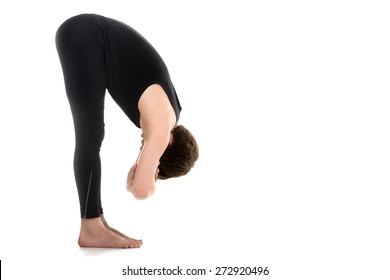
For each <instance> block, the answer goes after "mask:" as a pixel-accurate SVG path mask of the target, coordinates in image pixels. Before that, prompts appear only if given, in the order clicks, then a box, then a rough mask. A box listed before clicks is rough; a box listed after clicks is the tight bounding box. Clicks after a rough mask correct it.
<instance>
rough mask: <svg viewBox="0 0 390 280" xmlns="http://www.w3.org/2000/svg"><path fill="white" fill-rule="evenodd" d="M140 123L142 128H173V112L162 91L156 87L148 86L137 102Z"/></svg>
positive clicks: (174, 117) (155, 85) (174, 116)
mask: <svg viewBox="0 0 390 280" xmlns="http://www.w3.org/2000/svg"><path fill="white" fill-rule="evenodd" d="M138 109H139V112H140V122H141V128H142V126H144V127H148V126H155V125H157V126H160V127H165V126H167V127H169V130H171V129H172V128H173V126H174V125H175V123H176V115H175V111H174V109H173V107H172V105H171V103H170V101H169V98H168V96H167V94H166V93H165V91H164V89H163V88H162V87H161V86H160V85H158V84H153V85H150V86H149V87H148V88H147V89H146V90H145V91H144V92H143V93H142V95H141V97H140V99H139V101H138Z"/></svg>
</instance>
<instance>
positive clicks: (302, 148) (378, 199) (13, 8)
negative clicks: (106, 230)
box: [0, 0, 390, 280]
mask: <svg viewBox="0 0 390 280" xmlns="http://www.w3.org/2000/svg"><path fill="white" fill-rule="evenodd" d="M385 3H386V1H340V0H338V1H261V2H260V1H235V2H233V1H193V2H188V1H142V2H141V1H96V0H95V1H70V0H68V1H61V2H59V1H26V0H23V1H12V2H11V1H3V2H2V4H1V6H0V10H1V17H0V28H1V32H0V36H1V44H0V56H1V57H0V71H1V73H0V74H1V75H0V77H1V91H0V96H1V99H0V124H1V137H0V144H1V145H0V164H1V176H0V187H1V193H0V215H1V220H0V221H1V224H0V229H1V231H0V259H1V260H2V274H3V277H4V279H126V278H127V277H129V276H122V275H121V273H122V269H123V268H126V267H127V266H130V267H131V268H137V267H139V266H145V267H148V268H161V267H163V266H165V267H176V266H178V265H180V266H181V267H183V268H205V269H207V270H208V271H209V270H214V272H215V267H217V266H264V267H265V266H268V267H269V270H270V274H269V275H268V276H267V277H265V276H260V277H259V276H251V277H246V276H239V278H238V279H262V278H264V279H267V278H268V279H317V280H318V279H389V277H390V272H389V270H388V265H389V263H390V256H389V251H390V244H389V236H390V223H389V213H390V206H389V202H388V201H389V195H388V189H389V186H390V184H389V183H390V182H389V181H390V178H389V168H390V149H389V143H390V132H389V120H390V112H389V105H390V104H389V103H390V98H389V93H390V91H389V89H390V86H389V75H390V51H389V50H390V40H389V34H390V33H389V29H390V28H389V27H390V19H389V14H390V10H389V8H388V7H387V6H386V5H385ZM80 13H97V14H102V15H105V16H108V17H112V18H115V19H118V20H121V21H123V22H125V23H127V24H129V25H130V26H132V27H134V28H135V29H137V30H138V31H139V32H140V33H141V34H143V35H144V36H145V37H146V38H147V39H148V40H149V41H150V42H151V43H152V44H153V45H154V46H155V47H156V49H157V50H158V51H159V53H160V54H161V56H162V57H163V58H164V60H165V62H166V64H167V66H168V68H169V70H170V73H171V76H172V79H173V81H174V84H175V87H176V90H177V92H178V95H179V98H180V101H181V103H182V106H183V111H182V115H181V119H180V122H181V123H182V124H183V125H185V126H187V127H188V128H190V129H191V131H192V132H193V133H194V135H195V136H196V137H197V139H198V142H199V145H200V159H199V161H198V163H197V165H196V167H195V169H194V170H193V171H192V172H191V173H190V174H189V175H188V176H185V177H183V178H179V179H173V180H169V181H164V182H159V183H158V189H157V192H156V194H155V196H154V197H152V198H151V199H149V200H147V201H136V200H135V199H134V198H132V197H131V196H130V195H129V194H128V193H127V192H126V191H125V189H124V184H125V179H126V174H127V171H128V168H129V167H130V165H131V164H132V163H133V161H134V160H135V158H136V156H137V152H138V148H139V146H140V140H141V138H140V131H139V130H138V129H137V128H136V127H135V126H134V125H132V123H131V122H130V121H129V120H128V119H127V118H126V116H125V115H124V114H123V113H122V112H121V111H120V109H119V107H118V106H117V105H116V104H115V103H114V102H113V101H112V99H111V97H110V96H109V95H108V94H107V97H106V113H105V122H106V138H105V140H104V142H103V147H102V151H101V158H102V167H103V175H102V176H103V178H102V192H103V193H102V195H103V207H104V209H105V213H106V218H107V220H108V221H109V223H111V224H112V226H114V227H116V228H118V229H119V230H121V231H123V232H125V233H127V234H128V235H130V236H134V237H136V238H142V239H143V240H144V246H143V247H142V249H139V250H111V249H105V250H103V249H80V248H79V247H78V245H77V237H78V231H79V222H80V221H79V210H78V209H79V206H78V198H77V192H76V187H75V183H74V178H73V170H72V160H73V145H74V135H73V123H72V119H71V114H70V109H69V105H68V103H67V99H66V95H65V89H64V84H63V76H62V72H61V67H60V63H59V59H58V56H57V53H56V49H55V44H54V36H55V32H56V30H57V28H58V26H59V25H60V24H61V23H62V22H63V21H64V20H66V19H67V18H69V17H71V16H74V15H76V14H80ZM75 277H77V278H75ZM215 277H216V276H212V275H211V274H209V275H208V276H203V277H181V278H182V279H186V278H190V279H212V278H213V279H214V278H215ZM231 277H232V276H230V277H227V276H224V277H222V276H220V277H216V279H225V278H226V279H232V278H231ZM237 277H238V276H237ZM156 278H157V279H159V278H158V277H156ZM161 278H164V277H162V276H161ZM235 278H236V277H235ZM132 279H150V277H145V276H144V277H141V276H139V277H133V278H132ZM164 279H168V277H165V278H164Z"/></svg>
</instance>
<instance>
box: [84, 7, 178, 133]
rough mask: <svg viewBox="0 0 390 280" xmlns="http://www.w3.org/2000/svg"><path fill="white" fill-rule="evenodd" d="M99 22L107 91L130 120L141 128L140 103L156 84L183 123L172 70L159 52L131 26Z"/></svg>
mask: <svg viewBox="0 0 390 280" xmlns="http://www.w3.org/2000/svg"><path fill="white" fill-rule="evenodd" d="M89 16H90V17H91V18H95V19H96V23H97V24H98V25H99V27H100V28H99V30H100V31H101V34H100V35H101V36H102V37H101V39H102V43H103V46H104V54H105V66H106V77H107V89H108V91H109V93H110V94H111V96H112V97H113V99H114V100H115V101H116V103H117V104H119V106H120V107H121V108H122V110H123V111H124V112H125V114H126V115H127V116H128V117H129V118H130V120H131V121H132V122H133V123H134V124H135V125H136V126H137V127H140V112H139V110H138V101H139V99H140V97H141V95H142V93H143V92H144V91H145V90H146V89H147V88H148V87H149V86H150V85H152V84H159V85H160V86H161V87H162V88H163V89H164V91H165V93H166V94H167V95H168V98H169V101H170V103H171V105H172V107H173V109H174V111H175V114H176V121H178V120H179V116H180V111H181V106H180V102H179V99H178V97H177V95H176V91H175V88H174V86H173V84H172V81H171V78H170V76H169V72H168V69H167V67H166V65H165V63H164V61H163V59H162V58H161V56H160V55H159V54H158V53H157V51H156V49H155V48H154V47H153V46H152V45H151V44H150V43H149V42H148V41H147V40H146V39H145V38H144V37H143V36H142V35H141V34H139V33H138V32H137V31H136V30H134V29H133V28H131V27H130V26H128V25H126V24H124V23H122V22H120V21H117V20H114V19H111V18H107V17H103V16H100V15H93V14H91V15H89Z"/></svg>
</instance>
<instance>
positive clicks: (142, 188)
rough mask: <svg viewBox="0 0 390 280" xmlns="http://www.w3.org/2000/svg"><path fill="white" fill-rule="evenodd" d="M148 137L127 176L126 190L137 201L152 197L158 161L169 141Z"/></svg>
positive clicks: (162, 138)
mask: <svg viewBox="0 0 390 280" xmlns="http://www.w3.org/2000/svg"><path fill="white" fill-rule="evenodd" d="M164 138H165V137H161V136H160V137H158V135H157V136H154V137H150V139H148V140H146V141H145V144H144V147H143V149H142V151H141V152H140V154H139V156H138V159H137V162H136V163H135V164H134V165H133V166H132V167H131V168H130V171H129V173H128V176H127V190H128V191H130V192H132V193H133V195H134V197H135V198H137V199H146V198H148V197H150V196H152V195H153V193H154V190H155V182H156V180H157V175H158V165H159V159H160V157H161V155H162V154H163V152H164V150H165V148H166V146H167V144H165V143H167V142H168V141H169V139H168V140H167V139H164Z"/></svg>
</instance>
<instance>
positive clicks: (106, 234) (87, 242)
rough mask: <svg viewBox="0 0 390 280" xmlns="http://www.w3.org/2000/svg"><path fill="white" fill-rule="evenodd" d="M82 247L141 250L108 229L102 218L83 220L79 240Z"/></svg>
mask: <svg viewBox="0 0 390 280" xmlns="http://www.w3.org/2000/svg"><path fill="white" fill-rule="evenodd" d="M78 243H79V246H80V247H91V248H139V247H140V246H136V245H135V244H134V242H130V241H129V240H127V239H126V238H123V237H121V236H120V235H118V234H116V233H115V232H113V231H111V230H109V229H107V228H106V227H105V226H104V224H103V222H102V220H101V218H100V217H98V218H93V219H82V220H81V230H80V236H79V240H78Z"/></svg>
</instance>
